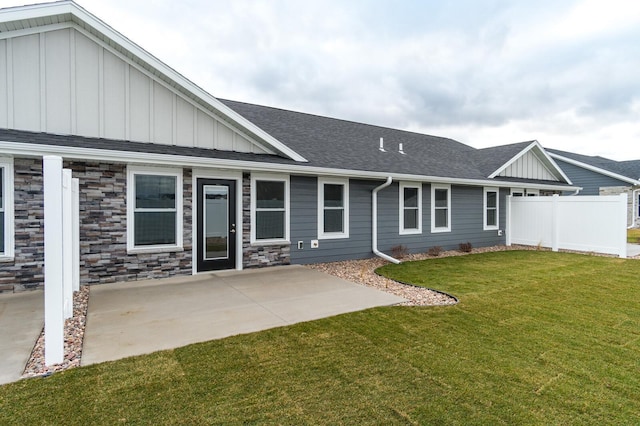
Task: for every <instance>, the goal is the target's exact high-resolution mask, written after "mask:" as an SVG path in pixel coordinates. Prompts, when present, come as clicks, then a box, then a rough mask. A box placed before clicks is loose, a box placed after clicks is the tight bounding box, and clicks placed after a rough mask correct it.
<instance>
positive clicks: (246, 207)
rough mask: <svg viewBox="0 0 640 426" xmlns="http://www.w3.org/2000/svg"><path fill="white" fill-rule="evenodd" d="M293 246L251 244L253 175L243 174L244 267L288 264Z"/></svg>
mask: <svg viewBox="0 0 640 426" xmlns="http://www.w3.org/2000/svg"><path fill="white" fill-rule="evenodd" d="M290 250H291V247H290V245H289V244H282V245H265V246H258V245H251V176H250V175H249V174H248V173H245V174H244V175H242V267H243V268H261V267H265V266H276V265H288V264H290V263H291V256H290Z"/></svg>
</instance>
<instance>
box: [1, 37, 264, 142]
mask: <svg viewBox="0 0 640 426" xmlns="http://www.w3.org/2000/svg"><path fill="white" fill-rule="evenodd" d="M0 64H2V66H0V128H13V129H18V130H29V131H34V132H48V133H55V134H72V135H80V136H87V137H96V138H109V139H117V140H131V141H136V142H153V143H160V144H168V145H179V146H186V147H199V148H209V149H219V150H225V151H239V152H251V153H272V152H270V151H268V150H267V149H266V148H264V147H262V146H260V145H259V144H257V143H255V142H254V141H251V140H249V138H248V137H247V136H245V135H244V134H243V133H242V132H241V131H240V130H239V129H236V128H233V127H232V125H231V124H229V123H227V122H225V121H223V120H222V119H220V118H219V117H217V116H216V115H215V114H214V113H213V112H211V111H209V110H208V109H206V108H204V107H203V106H202V105H200V104H198V103H196V102H195V101H193V100H192V99H189V98H187V97H185V96H184V95H183V94H181V93H180V92H179V91H177V90H175V89H173V88H172V87H170V86H168V85H167V84H166V83H164V82H163V81H161V80H159V79H158V78H155V77H154V76H153V75H152V74H150V73H149V72H148V71H146V70H144V69H142V68H141V67H140V66H138V65H136V64H134V63H133V62H131V61H128V60H127V58H125V57H124V56H122V55H121V54H120V53H118V52H117V51H115V50H113V49H111V48H110V47H109V46H107V45H105V44H104V43H103V42H102V41H100V40H98V39H96V38H94V37H93V36H92V35H90V34H89V33H87V32H85V31H84V30H82V29H80V28H77V27H72V28H63V29H56V30H51V31H45V32H41V33H36V34H29V35H22V36H15V37H12V38H6V39H0Z"/></svg>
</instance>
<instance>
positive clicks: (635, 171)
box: [547, 149, 640, 180]
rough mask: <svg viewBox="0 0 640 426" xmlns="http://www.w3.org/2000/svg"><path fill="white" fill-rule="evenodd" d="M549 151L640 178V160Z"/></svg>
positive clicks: (613, 171) (556, 150)
mask: <svg viewBox="0 0 640 426" xmlns="http://www.w3.org/2000/svg"><path fill="white" fill-rule="evenodd" d="M547 151H548V152H549V153H552V154H556V155H559V156H561V157H565V158H568V159H570V160H574V161H578V162H580V163H584V164H587V165H589V166H592V167H597V168H599V169H603V170H606V171H608V172H611V173H615V174H618V175H621V176H624V177H627V178H630V179H634V180H640V160H627V161H616V160H611V159H609V158H605V157H600V156H590V155H582V154H576V153H575V152H568V151H561V150H559V149H547Z"/></svg>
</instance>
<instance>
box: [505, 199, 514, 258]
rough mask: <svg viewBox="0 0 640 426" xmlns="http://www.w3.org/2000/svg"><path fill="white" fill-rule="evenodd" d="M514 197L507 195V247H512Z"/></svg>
mask: <svg viewBox="0 0 640 426" xmlns="http://www.w3.org/2000/svg"><path fill="white" fill-rule="evenodd" d="M512 199H513V195H507V223H506V229H505V232H506V233H507V242H506V244H507V247H511V200H512Z"/></svg>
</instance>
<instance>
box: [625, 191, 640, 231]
mask: <svg viewBox="0 0 640 426" xmlns="http://www.w3.org/2000/svg"><path fill="white" fill-rule="evenodd" d="M631 194H632V197H633V200H631V217H632V218H633V220H632V221H631V225H630V226H628V227H627V229H631V228H635V227H636V225H637V224H638V223H637V222H638V194H640V189H634V190H633V192H631Z"/></svg>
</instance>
